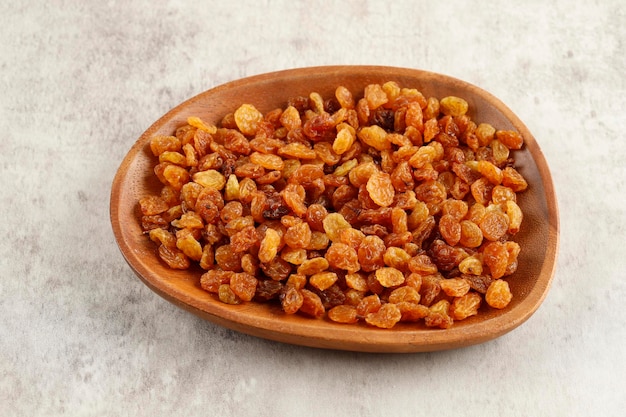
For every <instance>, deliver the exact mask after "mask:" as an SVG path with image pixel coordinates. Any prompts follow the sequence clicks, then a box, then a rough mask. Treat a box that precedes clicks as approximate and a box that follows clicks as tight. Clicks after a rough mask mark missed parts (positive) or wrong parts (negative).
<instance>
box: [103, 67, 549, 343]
mask: <svg viewBox="0 0 626 417" xmlns="http://www.w3.org/2000/svg"><path fill="white" fill-rule="evenodd" d="M389 80H393V81H396V82H398V83H399V84H400V85H402V86H410V87H414V88H417V89H419V90H420V91H422V92H423V93H424V95H426V96H435V97H444V96H446V95H456V96H459V97H463V98H464V99H466V100H467V101H468V103H469V105H470V112H469V114H470V116H471V117H472V119H473V120H477V121H481V122H488V123H491V124H492V125H494V126H496V127H497V128H498V129H515V130H518V131H519V132H521V133H522V135H523V136H524V138H525V147H524V149H523V150H521V151H517V152H516V154H515V158H516V164H517V167H518V169H519V171H520V172H521V173H522V174H523V175H524V177H525V178H526V179H527V181H528V183H529V189H528V190H527V191H526V192H524V193H522V194H521V195H520V196H519V201H518V202H519V204H520V206H521V207H522V209H523V211H524V222H523V224H522V230H521V232H520V233H519V234H518V235H517V236H516V238H515V240H516V241H517V242H518V243H520V245H521V246H522V252H521V254H520V257H519V268H518V270H517V272H516V273H515V274H514V275H513V276H511V277H509V278H508V279H507V280H508V281H509V284H510V286H511V290H512V292H513V294H514V298H513V301H512V302H511V304H510V305H509V306H508V307H507V308H506V309H504V310H499V311H496V310H493V309H485V310H484V311H483V310H481V312H480V314H479V315H478V316H475V317H471V318H468V319H466V320H464V321H461V322H456V323H455V324H454V325H453V327H452V328H450V329H446V330H435V329H427V328H425V327H424V326H423V325H420V324H402V323H401V324H398V325H396V327H394V328H393V329H391V330H381V329H375V328H372V327H368V326H366V325H362V324H358V325H341V324H336V323H332V322H329V321H326V320H322V319H320V320H315V319H310V318H306V317H301V316H299V315H292V316H287V315H285V314H283V313H281V312H280V311H279V309H278V308H277V307H272V306H268V305H262V304H255V303H247V304H242V305H238V306H231V305H226V304H223V303H221V302H219V301H218V300H217V299H215V298H214V297H213V296H212V295H210V294H208V293H207V292H205V291H203V290H202V289H201V288H200V286H199V277H200V274H201V271H200V270H194V269H192V270H187V271H174V270H171V269H169V268H168V267H166V266H165V265H164V264H162V263H161V262H160V261H159V260H158V258H157V256H156V255H155V247H154V244H153V243H152V242H150V241H149V239H148V238H147V237H146V236H145V235H143V234H142V230H141V227H140V224H139V213H138V205H137V201H138V200H139V199H140V198H141V197H143V196H146V195H148V194H151V193H155V192H157V191H158V190H159V189H160V185H159V184H158V182H157V181H156V179H155V178H154V176H153V174H152V167H153V166H154V158H153V156H152V154H151V153H150V150H149V146H148V143H149V140H150V138H151V137H152V136H153V135H158V134H164V135H169V134H172V133H173V132H174V130H175V129H176V128H177V127H178V126H180V125H182V124H184V123H185V122H186V120H187V117H188V116H192V115H193V116H199V117H201V118H202V119H205V120H208V121H213V122H218V121H219V120H220V119H221V118H222V117H223V115H224V114H226V113H229V112H232V111H233V110H234V109H236V108H237V107H238V106H239V105H240V104H242V103H252V104H254V105H255V106H256V107H257V108H258V109H259V110H261V111H262V112H266V111H269V110H272V109H274V108H277V107H282V106H284V105H285V103H286V101H287V99H288V98H289V97H291V96H295V95H308V94H309V93H310V92H312V91H316V92H318V93H320V94H321V95H322V96H325V97H328V96H332V94H333V93H334V90H335V88H336V87H337V86H338V85H344V86H346V87H347V88H348V89H350V90H351V91H354V92H357V91H362V90H363V88H364V86H365V85H367V84H370V83H383V82H386V81H389ZM110 203H111V205H110V218H111V224H112V227H113V231H114V234H115V238H116V240H117V243H118V246H119V248H120V250H121V252H122V254H123V256H124V258H125V259H126V261H127V262H128V264H129V265H130V267H131V268H132V270H133V271H134V272H135V273H136V274H137V276H138V277H139V278H140V279H141V280H142V281H143V282H144V283H145V284H146V285H147V286H148V287H149V288H151V289H152V290H153V291H154V292H156V293H157V294H159V295H160V296H162V297H163V298H165V299H166V300H168V301H170V302H172V303H174V304H175V305H177V306H179V307H181V308H183V309H185V310H187V311H189V312H191V313H193V314H196V315H198V316H200V317H202V318H204V319H206V320H210V321H212V322H214V323H217V324H219V325H222V326H225V327H228V328H231V329H234V330H237V331H240V332H244V333H247V334H251V335H254V336H258V337H262V338H267V339H271V340H276V341H281V342H285V343H292V344H298V345H305V346H311V347H318V348H328V349H341V350H352V351H367V352H421V351H434V350H443V349H452V348H459V347H463V346H469V345H473V344H477V343H482V342H485V341H488V340H491V339H493V338H496V337H499V336H501V335H503V334H505V333H507V332H509V331H511V330H513V329H515V328H516V327H518V326H519V325H521V324H522V323H524V322H525V321H526V320H527V319H528V318H529V317H530V316H531V315H532V314H533V313H534V312H535V311H536V310H537V308H538V307H539V306H540V304H541V303H542V301H543V300H544V298H545V296H546V294H547V292H548V290H549V287H550V283H551V280H552V277H553V274H554V270H555V264H556V262H555V261H556V256H557V249H558V239H559V218H558V209H557V202H556V197H555V192H554V188H553V185H552V178H551V174H550V170H549V168H548V166H547V164H546V161H545V158H544V156H543V154H542V152H541V149H540V147H539V145H538V144H537V142H536V141H535V138H534V137H533V136H532V134H531V133H530V132H529V131H528V129H527V128H526V126H525V125H524V124H523V123H522V121H521V120H520V119H519V118H518V117H517V116H516V115H515V114H513V113H512V112H511V110H510V109H509V108H508V107H506V106H505V105H504V104H503V103H502V102H500V101H499V100H498V99H497V98H495V97H494V96H493V95H491V94H489V93H487V92H486V91H484V90H482V89H480V88H478V87H476V86H473V85H470V84H468V83H465V82H463V81H461V80H458V79H454V78H450V77H447V76H444V75H440V74H435V73H430V72H425V71H420V70H415V69H407V68H392V67H380V66H329V67H313V68H301V69H294V70H286V71H280V72H275V73H269V74H263V75H259V76H254V77H249V78H245V79H241V80H237V81H233V82H230V83H227V84H224V85H221V86H219V87H216V88H214V89H212V90H209V91H206V92H204V93H202V94H199V95H198V96H196V97H193V98H191V99H190V100H188V101H186V102H184V103H182V104H180V105H179V106H177V107H175V108H174V109H172V110H171V111H169V112H168V113H167V114H165V115H164V116H163V117H161V118H160V119H159V120H158V121H156V122H155V123H154V124H153V125H152V126H150V128H148V130H146V132H144V134H142V135H141V137H139V139H138V140H137V142H136V143H135V144H134V146H133V147H132V148H131V149H130V151H129V152H128V154H127V155H126V157H125V158H124V160H123V161H122V163H121V165H120V167H119V170H118V172H117V174H116V176H115V178H114V181H113V184H112V190H111V202H110Z"/></svg>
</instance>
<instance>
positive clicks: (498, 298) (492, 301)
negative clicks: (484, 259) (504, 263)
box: [485, 279, 513, 309]
mask: <svg viewBox="0 0 626 417" xmlns="http://www.w3.org/2000/svg"><path fill="white" fill-rule="evenodd" d="M512 298H513V294H512V293H511V289H510V288H509V283H508V282H506V281H505V280H503V279H497V280H495V281H493V282H492V283H491V285H489V288H488V289H487V293H486V294H485V301H486V302H487V304H489V306H491V307H493V308H497V309H503V308H505V307H506V306H508V305H509V303H510V302H511V299H512Z"/></svg>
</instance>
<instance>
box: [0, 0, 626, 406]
mask: <svg viewBox="0 0 626 417" xmlns="http://www.w3.org/2000/svg"><path fill="white" fill-rule="evenodd" d="M517 3H518V4H514V2H493V3H492V2H489V4H488V2H483V1H468V2H460V1H449V2H440V1H408V0H407V1H400V0H396V1H393V2H382V1H380V2H378V1H346V2H333V3H331V2H322V1H307V2H295V1H294V2H292V1H269V0H267V1H246V2H234V1H231V2H215V1H214V2H191V1H183V0H180V1H168V2H153V1H147V0H144V1H98V2H91V1H87V2H81V1H58V0H57V1H54V0H53V1H47V2H8V1H4V2H2V3H1V4H0V39H2V42H0V135H1V136H2V137H1V138H0V174H1V176H2V192H1V193H0V210H1V213H2V221H1V223H0V236H1V237H2V238H1V239H0V275H1V277H0V414H2V415H4V416H39V415H41V416H44V415H46V416H51V415H90V416H95V415H98V416H105V415H107V416H109V415H110V416H120V415H138V416H147V415H154V416H157V415H186V416H196V415H198V416H199V415H213V416H226V415H237V416H247V415H250V416H251V415H256V416H283V415H284V416H286V415H302V416H305V415H360V416H379V415H383V414H384V415H397V416H408V415H470V414H472V415H480V416H531V415H532V416H557V415H562V416H589V415H598V416H600V415H602V416H617V415H622V413H623V410H624V409H626V399H625V394H624V390H623V386H624V384H625V383H626V377H625V375H626V354H625V353H624V352H625V350H624V342H625V341H626V318H625V317H626V315H625V314H624V312H623V311H624V302H625V301H624V300H625V299H626V260H625V259H626V256H625V255H626V253H625V250H624V221H625V220H626V210H625V208H624V207H625V205H626V198H625V197H624V191H625V187H624V180H625V179H626V168H624V166H625V164H624V162H625V155H626V141H625V139H624V134H625V132H626V121H625V120H626V118H624V115H623V113H624V111H625V110H626V81H625V75H624V71H625V69H626V14H625V12H624V7H623V6H622V2H621V1H619V0H607V1H602V2H600V1H573V2H570V1H565V0H558V1H550V2H547V1H521V2H517ZM323 64H378V65H394V66H403V67H413V68H420V69H426V70H430V71H436V72H442V73H445V74H448V75H452V76H455V77H458V78H461V79H464V80H466V81H469V82H471V83H474V84H477V85H479V86H481V87H483V88H484V89H486V90H488V91H490V92H492V93H493V94H495V95H496V96H498V97H499V98H500V99H501V100H502V101H504V102H505V103H506V104H507V105H508V106H509V107H510V108H511V109H512V110H513V111H515V112H517V113H518V115H519V116H520V117H521V118H522V120H524V121H525V123H526V124H527V126H528V127H529V128H530V130H531V131H532V132H533V133H534V135H535V137H536V138H537V140H538V142H539V144H540V146H541V147H542V149H543V151H544V153H545V156H546V158H547V160H548V163H549V164H550V166H551V167H552V174H553V178H554V182H555V187H556V190H557V193H558V200H559V205H560V214H561V246H560V247H561V250H560V257H559V260H558V270H557V273H556V276H555V280H554V284H553V287H552V290H551V292H550V294H549V295H548V297H547V299H546V301H545V303H544V304H543V305H542V307H541V308H540V309H539V310H538V312H537V313H536V314H535V315H534V316H533V317H532V318H531V319H530V320H529V321H528V322H527V323H525V324H524V325H523V326H521V327H520V328H518V329H516V330H515V331H514V332H512V333H509V334H508V335H506V336H504V337H502V338H500V339H498V340H494V341H492V342H489V343H485V344H483V345H479V346H474V347H471V348H467V349H462V350H456V351H448V352H440V353H429V354H411V355H369V354H356V353H345V352H332V351H322V350H315V349H308V348H301V347H294V346H288V345H283V344H279V343H274V342H269V341H264V340H260V339H256V338H253V337H249V336H245V335H242V334H238V333H234V332H231V331H229V330H225V329H223V328H220V327H218V326H215V325H213V324H210V323H207V322H205V321H202V320H200V319H198V318H196V317H194V316H192V315H190V314H188V313H185V312H183V311H182V310H179V309H178V308H176V307H174V306H173V305H170V304H169V303H167V302H165V301H164V300H162V299H161V298H159V297H158V296H156V295H155V294H154V293H152V292H151V291H150V290H149V289H148V288H146V287H145V286H144V285H143V284H142V283H141V282H140V281H139V280H138V279H136V278H135V277H134V275H133V274H132V272H131V271H130V269H129V268H128V267H127V265H126V264H125V262H124V260H123V258H122V256H121V255H120V253H119V251H118V249H117V246H116V244H115V242H114V239H113V234H112V232H111V227H110V223H109V217H108V215H109V214H108V204H109V193H110V185H111V181H112V178H113V175H114V173H115V171H116V169H117V167H118V165H119V163H120V162H121V160H122V158H123V156H124V155H125V153H126V152H127V151H128V149H129V148H130V147H131V145H132V144H133V142H134V141H135V139H136V138H137V137H138V136H139V135H140V134H141V133H142V132H143V131H144V130H145V129H146V128H147V127H148V126H149V125H150V124H151V123H152V122H153V121H155V120H156V119H157V118H158V117H159V116H160V115H161V114H163V113H164V112H165V111H167V110H168V109H169V108H171V107H173V106H175V105H176V104H178V103H179V102H181V101H183V100H185V99H187V98H189V97H191V96H193V95H195V94H197V93H200V92H202V91H204V90H206V89H208V88H211V87H213V86H216V85H219V84H222V83H224V82H227V81H230V80H234V79H237V78H240V77H244V76H248V75H254V74H258V73H263V72H268V71H273V70H280V69H286V68H291V67H301V66H309V65H323ZM459 392H460V394H459Z"/></svg>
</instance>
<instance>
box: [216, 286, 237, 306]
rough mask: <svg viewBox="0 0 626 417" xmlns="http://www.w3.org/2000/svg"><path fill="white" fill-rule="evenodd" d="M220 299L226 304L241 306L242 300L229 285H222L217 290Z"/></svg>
mask: <svg viewBox="0 0 626 417" xmlns="http://www.w3.org/2000/svg"><path fill="white" fill-rule="evenodd" d="M217 293H218V296H219V299H220V301H221V302H223V303H225V304H241V301H242V300H241V299H240V298H239V297H238V296H237V294H235V292H234V291H233V289H232V288H231V287H230V285H228V284H222V285H220V287H219V288H218V290H217Z"/></svg>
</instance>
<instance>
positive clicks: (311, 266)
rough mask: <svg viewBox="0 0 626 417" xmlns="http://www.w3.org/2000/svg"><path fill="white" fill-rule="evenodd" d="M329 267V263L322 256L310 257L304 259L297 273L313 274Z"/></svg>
mask: <svg viewBox="0 0 626 417" xmlns="http://www.w3.org/2000/svg"><path fill="white" fill-rule="evenodd" d="M328 267H329V263H328V261H327V260H326V258H324V257H316V258H311V259H308V260H306V261H304V262H303V263H302V264H301V265H300V266H299V267H298V274H302V275H313V274H317V273H319V272H323V271H326V270H327V269H328Z"/></svg>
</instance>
